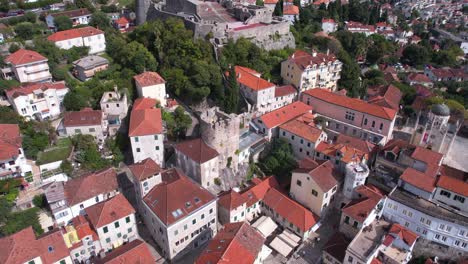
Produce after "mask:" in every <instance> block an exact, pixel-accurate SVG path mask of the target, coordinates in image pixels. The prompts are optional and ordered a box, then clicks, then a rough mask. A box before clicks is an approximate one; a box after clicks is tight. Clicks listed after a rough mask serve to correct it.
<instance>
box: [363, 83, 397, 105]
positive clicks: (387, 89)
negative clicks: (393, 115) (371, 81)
mask: <svg viewBox="0 0 468 264" xmlns="http://www.w3.org/2000/svg"><path fill="white" fill-rule="evenodd" d="M367 95H368V96H369V100H368V101H369V103H371V104H375V105H380V106H382V107H387V108H392V109H394V110H395V111H398V109H399V108H400V101H401V98H402V97H403V93H402V92H401V91H400V89H398V88H397V87H396V86H394V85H392V84H389V85H380V86H376V87H371V88H369V89H367Z"/></svg>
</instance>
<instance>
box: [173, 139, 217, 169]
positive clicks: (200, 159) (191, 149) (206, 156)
mask: <svg viewBox="0 0 468 264" xmlns="http://www.w3.org/2000/svg"><path fill="white" fill-rule="evenodd" d="M174 148H175V149H176V150H177V151H179V152H181V153H182V154H184V155H185V156H187V157H189V158H190V159H191V160H193V161H195V162H197V163H199V164H202V163H205V162H207V161H209V160H212V159H214V158H216V157H218V156H219V153H218V151H216V149H214V148H212V147H210V146H208V144H206V143H205V141H203V139H201V138H196V139H192V140H186V141H183V142H180V143H179V144H177V145H176V146H175V147H174Z"/></svg>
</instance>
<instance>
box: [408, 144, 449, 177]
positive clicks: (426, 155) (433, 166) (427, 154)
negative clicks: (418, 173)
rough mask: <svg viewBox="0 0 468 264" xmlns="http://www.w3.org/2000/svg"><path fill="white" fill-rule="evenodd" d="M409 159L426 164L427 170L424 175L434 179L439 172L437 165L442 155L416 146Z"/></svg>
mask: <svg viewBox="0 0 468 264" xmlns="http://www.w3.org/2000/svg"><path fill="white" fill-rule="evenodd" d="M411 157H412V158H413V159H415V160H419V161H422V162H424V163H426V165H427V169H426V171H425V173H426V174H428V175H430V176H431V177H435V176H436V175H437V172H438V170H439V164H440V163H441V161H442V158H443V157H444V155H443V154H442V153H439V152H435V151H433V150H430V149H427V148H423V147H420V146H416V149H415V150H414V151H413V154H411Z"/></svg>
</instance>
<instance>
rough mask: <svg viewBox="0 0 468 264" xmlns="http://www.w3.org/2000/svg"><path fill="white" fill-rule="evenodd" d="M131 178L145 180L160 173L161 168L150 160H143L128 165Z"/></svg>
mask: <svg viewBox="0 0 468 264" xmlns="http://www.w3.org/2000/svg"><path fill="white" fill-rule="evenodd" d="M128 168H129V169H130V171H131V172H132V174H133V176H134V177H135V178H136V180H138V181H140V182H141V181H143V180H146V179H147V178H149V177H151V176H153V175H156V174H159V173H161V171H162V169H161V167H160V166H159V165H158V164H157V163H156V161H154V160H153V159H151V158H147V159H144V160H142V161H140V162H137V163H134V164H131V165H128Z"/></svg>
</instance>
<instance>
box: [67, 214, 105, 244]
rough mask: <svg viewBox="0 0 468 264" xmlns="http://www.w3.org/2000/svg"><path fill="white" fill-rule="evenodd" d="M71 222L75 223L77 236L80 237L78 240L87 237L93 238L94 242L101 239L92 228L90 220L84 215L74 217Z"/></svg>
mask: <svg viewBox="0 0 468 264" xmlns="http://www.w3.org/2000/svg"><path fill="white" fill-rule="evenodd" d="M71 221H72V223H73V227H75V230H76V234H77V235H78V238H79V239H80V240H82V239H83V238H85V237H87V236H92V237H93V240H98V239H99V238H98V235H97V234H96V232H95V231H94V230H93V229H92V228H91V226H90V225H89V222H88V220H87V219H86V218H85V217H84V216H83V215H78V216H77V217H74V218H73V219H72V220H71Z"/></svg>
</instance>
